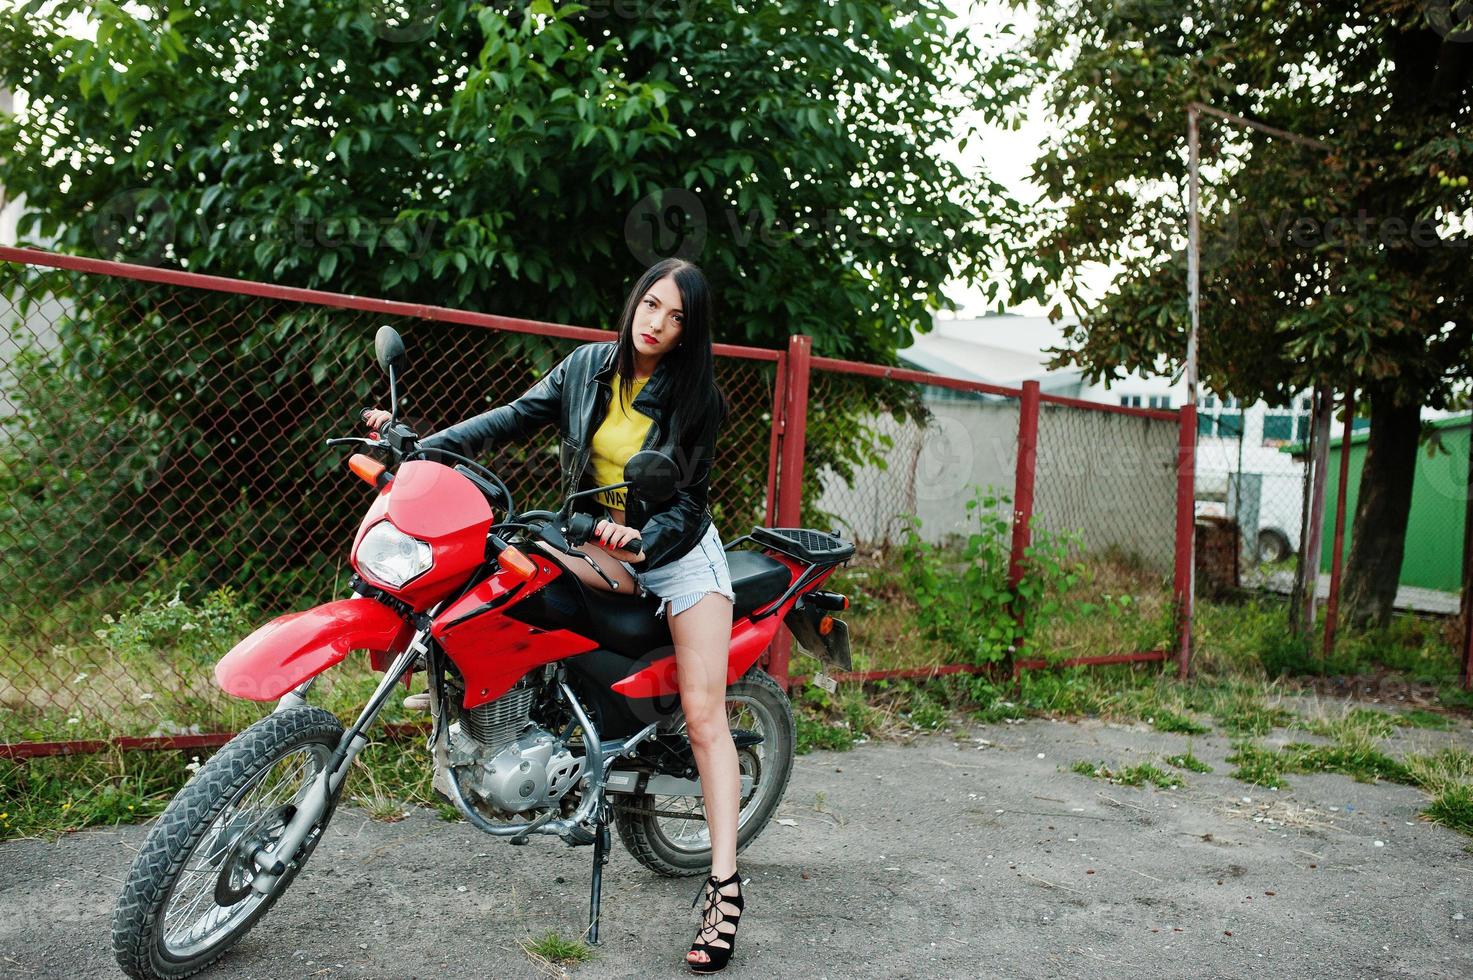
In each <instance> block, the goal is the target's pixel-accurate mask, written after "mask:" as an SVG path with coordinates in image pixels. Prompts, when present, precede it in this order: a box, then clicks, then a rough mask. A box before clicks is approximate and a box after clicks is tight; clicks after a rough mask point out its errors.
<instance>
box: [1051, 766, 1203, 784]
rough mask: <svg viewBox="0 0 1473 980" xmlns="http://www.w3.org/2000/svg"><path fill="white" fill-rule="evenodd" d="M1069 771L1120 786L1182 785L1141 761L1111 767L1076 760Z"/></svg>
mask: <svg viewBox="0 0 1473 980" xmlns="http://www.w3.org/2000/svg"><path fill="white" fill-rule="evenodd" d="M1069 769H1070V771H1071V772H1077V773H1079V775H1081V776H1089V777H1091V778H1093V779H1103V780H1105V781H1107V782H1111V783H1116V784H1118V785H1121V786H1143V785H1145V784H1146V783H1150V784H1152V785H1153V786H1159V787H1160V788H1161V789H1175V788H1176V787H1178V786H1181V785H1183V783H1182V781H1181V780H1180V779H1178V778H1177V777H1175V776H1173V775H1172V774H1171V773H1169V772H1166V771H1165V770H1163V769H1160V768H1159V767H1157V766H1153V765H1151V763H1149V762H1142V763H1139V764H1137V765H1134V766H1126V767H1124V768H1122V769H1111V768H1109V767H1108V766H1106V765H1105V764H1104V763H1103V762H1101V763H1099V764H1098V765H1096V764H1095V763H1093V762H1084V761H1080V762H1076V763H1074V765H1072V766H1070V767H1069Z"/></svg>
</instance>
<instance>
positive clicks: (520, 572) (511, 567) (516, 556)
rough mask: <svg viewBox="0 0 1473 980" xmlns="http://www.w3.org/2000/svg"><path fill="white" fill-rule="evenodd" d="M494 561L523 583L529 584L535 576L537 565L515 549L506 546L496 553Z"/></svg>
mask: <svg viewBox="0 0 1473 980" xmlns="http://www.w3.org/2000/svg"><path fill="white" fill-rule="evenodd" d="M496 560H497V561H498V562H500V563H501V567H502V568H504V569H506V570H507V571H509V572H511V573H512V574H513V575H515V576H517V578H520V579H521V580H522V581H524V582H530V581H532V579H533V578H534V577H535V576H536V575H537V563H536V562H534V561H533V560H532V559H530V558H528V557H527V556H526V555H525V554H523V553H522V552H521V551H520V550H518V549H517V548H513V547H512V546H511V545H507V546H506V547H505V548H502V549H501V551H499V552H497V554H496Z"/></svg>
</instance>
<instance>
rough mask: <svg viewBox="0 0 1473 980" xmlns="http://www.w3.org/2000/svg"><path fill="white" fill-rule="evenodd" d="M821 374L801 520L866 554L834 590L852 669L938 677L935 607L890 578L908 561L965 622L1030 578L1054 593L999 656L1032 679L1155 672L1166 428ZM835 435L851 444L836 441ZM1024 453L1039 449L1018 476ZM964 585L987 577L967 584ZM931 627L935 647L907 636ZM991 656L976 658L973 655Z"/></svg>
mask: <svg viewBox="0 0 1473 980" xmlns="http://www.w3.org/2000/svg"><path fill="white" fill-rule="evenodd" d="M815 362H816V363H815V367H814V370H813V371H812V375H811V384H810V386H809V393H808V407H809V416H808V425H809V438H810V443H811V442H812V441H813V440H814V437H815V436H816V437H817V442H818V443H819V444H820V449H819V450H818V451H813V452H809V453H808V454H807V459H806V464H807V465H806V470H805V474H804V504H805V508H804V513H805V516H806V517H808V519H810V520H811V521H814V522H817V523H818V525H819V526H822V527H833V528H835V529H837V530H839V531H840V532H841V533H843V534H844V535H845V536H846V537H850V538H852V539H854V541H855V542H856V544H857V545H858V547H859V557H858V558H857V560H856V562H855V564H854V565H853V566H852V567H851V568H850V569H847V570H846V571H845V572H843V573H841V574H840V575H839V576H837V577H836V583H837V584H836V586H835V587H836V588H839V589H840V590H841V591H843V590H844V589H845V588H848V589H850V590H851V591H853V592H854V593H855V594H856V595H858V596H859V597H860V598H861V602H860V604H859V607H858V612H857V613H856V616H858V617H862V622H861V623H860V624H858V625H856V626H855V627H854V628H852V629H851V634H850V635H851V637H852V638H854V643H855V644H856V654H857V656H856V668H857V669H861V670H863V669H866V668H868V667H870V666H872V665H874V664H877V663H879V662H880V661H884V662H885V663H886V664H887V665H893V666H896V667H899V668H903V669H921V668H935V667H942V666H945V665H947V664H949V663H951V662H953V660H954V659H955V658H956V656H957V651H956V650H955V649H952V648H949V647H948V645H947V644H946V643H942V642H937V640H938V637H939V636H941V635H944V634H946V633H947V632H948V629H947V626H948V624H947V623H946V622H944V620H945V619H946V618H947V617H943V616H928V610H929V608H930V607H931V605H932V603H933V602H934V601H936V597H931V596H927V595H925V594H924V591H925V590H924V588H920V589H918V587H917V585H916V583H917V581H924V580H925V577H924V574H923V573H922V574H920V575H918V574H917V573H916V572H914V571H913V570H911V571H902V572H899V573H897V571H896V569H897V568H906V567H908V566H907V559H908V555H907V553H906V551H905V549H910V550H911V551H915V550H920V549H923V548H925V549H929V550H930V553H931V554H933V555H934V556H936V559H935V560H938V561H942V562H945V563H947V564H946V567H947V574H948V576H949V578H948V579H947V580H948V581H953V582H954V583H955V588H957V589H967V588H971V589H973V590H974V591H975V592H977V593H979V594H978V595H976V596H975V597H974V598H975V602H973V603H972V605H973V606H974V607H985V605H986V604H987V602H989V601H991V600H989V598H988V596H991V595H993V589H994V588H997V589H1000V590H1003V591H1011V592H1014V593H1016V592H1019V588H1018V585H1019V576H1020V575H1022V574H1023V572H1022V571H1021V570H1022V569H1023V568H1026V567H1028V566H1029V565H1030V564H1031V565H1032V566H1033V567H1034V568H1035V569H1036V570H1037V573H1036V576H1037V577H1038V578H1040V580H1042V579H1044V578H1047V580H1048V581H1049V583H1050V589H1049V595H1047V596H1039V597H1035V598H1033V599H1031V600H1030V602H1031V603H1032V604H1033V605H1034V606H1035V607H1036V608H1038V609H1046V610H1047V611H1048V614H1047V615H1046V616H1042V617H1040V621H1039V623H1038V626H1037V628H1036V629H1034V630H1033V631H1032V632H1031V635H1030V637H1029V638H1028V639H1027V640H1026V641H1025V644H1026V645H1025V646H1024V648H1023V649H1021V650H1020V649H1017V648H1016V647H1015V648H1014V649H1011V650H1008V651H1006V653H1007V655H1008V656H1010V657H1011V656H1019V655H1021V656H1022V657H1024V658H1025V660H1026V661H1027V665H1033V664H1034V663H1035V662H1037V661H1038V660H1039V659H1040V658H1042V659H1045V660H1047V661H1048V662H1058V661H1060V660H1067V659H1073V658H1086V659H1087V658H1091V657H1099V656H1109V655H1120V654H1141V655H1143V656H1142V659H1146V658H1150V659H1164V658H1165V656H1166V651H1167V650H1168V649H1169V648H1170V645H1171V639H1172V634H1173V631H1174V626H1175V624H1174V610H1175V605H1174V602H1173V573H1174V570H1175V563H1176V556H1177V538H1176V527H1175V523H1176V522H1175V514H1176V509H1177V506H1178V503H1177V495H1178V481H1177V464H1178V454H1179V449H1178V443H1179V419H1178V416H1177V415H1176V414H1175V413H1172V412H1168V411H1160V410H1155V411H1153V410H1141V409H1116V408H1113V407H1105V406H1098V405H1093V404H1089V403H1083V402H1076V401H1072V400H1069V399H1060V398H1050V397H1049V396H1042V398H1041V400H1040V399H1035V400H1033V401H1031V402H1029V401H1028V400H1026V399H1024V397H1023V394H1024V393H1023V391H1022V390H1021V389H1008V388H1001V387H997V386H991V385H985V384H970V383H965V382H955V381H950V380H949V381H947V382H945V383H939V382H937V383H928V382H927V381H925V380H922V379H921V377H919V376H918V373H917V372H908V371H895V370H892V371H886V372H884V374H883V376H876V375H875V373H874V372H873V371H871V370H869V369H868V366H864V365H854V366H846V365H845V364H844V363H843V362H838V361H833V360H830V359H826V358H825V359H815ZM837 426H845V427H847V431H846V432H845V433H844V435H845V436H846V437H847V438H843V439H835V438H834V429H835V428H836V427H837ZM1025 442H1032V443H1033V445H1034V451H1033V452H1032V453H1031V454H1030V455H1029V456H1028V458H1027V459H1025V460H1024V461H1022V462H1023V465H1021V466H1020V459H1019V447H1020V446H1022V445H1024V444H1025ZM837 447H842V448H843V450H844V452H843V454H842V455H840V454H838V453H837ZM1019 523H1023V524H1027V525H1028V527H1029V528H1030V529H1031V533H1030V534H1029V535H1028V536H1027V538H1026V539H1020V538H1018V537H1017V535H1016V530H1017V527H1018V525H1019ZM969 569H973V570H978V569H985V572H984V573H983V574H982V575H981V577H974V578H972V579H968V578H967V576H968V574H970V573H969V571H968V570H969ZM1004 578H1008V579H1010V581H1007V582H1001V581H1000V580H1002V579H1004ZM993 582H998V583H999V584H997V585H995V586H994V585H993V584H992V583H993ZM1022 591H1024V592H1026V591H1027V590H1026V588H1025V589H1023V590H1022ZM940 601H941V602H944V601H945V600H944V598H942V599H941V600H940ZM1000 601H1003V603H1004V604H1005V601H1006V597H1005V596H1004V597H1002V599H1001V600H1000ZM896 610H899V612H900V615H896V614H895V612H896ZM969 614H970V613H965V612H964V613H962V615H969ZM950 615H951V614H948V616H950ZM1020 615H1021V613H1020ZM928 619H930V620H931V621H933V622H935V623H936V626H937V628H936V629H935V630H933V631H931V633H930V634H929V635H927V633H926V631H925V630H917V629H915V628H914V627H913V623H915V622H924V621H927V620H928ZM985 622H986V620H985V617H981V618H976V619H974V620H973V621H972V622H970V623H969V624H968V628H969V629H971V630H972V631H973V632H976V631H977V630H979V629H983V628H985ZM897 650H898V651H900V652H899V653H897ZM1001 653H1002V651H999V650H996V649H991V650H989V649H977V650H976V651H975V652H974V657H975V658H976V659H980V660H987V659H990V658H993V657H996V656H998V655H1000V654H1001Z"/></svg>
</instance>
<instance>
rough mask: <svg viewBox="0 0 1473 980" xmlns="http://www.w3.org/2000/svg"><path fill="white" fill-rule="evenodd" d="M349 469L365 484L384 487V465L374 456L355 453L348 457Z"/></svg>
mask: <svg viewBox="0 0 1473 980" xmlns="http://www.w3.org/2000/svg"><path fill="white" fill-rule="evenodd" d="M348 469H350V470H352V471H353V473H354V474H355V475H356V476H357V477H358V478H359V479H361V480H362V481H363V482H364V483H372V484H373V485H374V486H376V487H377V486H382V485H383V483H384V482H385V481H384V464H383V463H380V462H379V461H378V460H376V459H374V458H373V457H372V456H365V455H363V454H362V453H354V454H353V455H352V456H350V457H348Z"/></svg>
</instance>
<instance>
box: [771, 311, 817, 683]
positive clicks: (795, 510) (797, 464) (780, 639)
mask: <svg viewBox="0 0 1473 980" xmlns="http://www.w3.org/2000/svg"><path fill="white" fill-rule="evenodd" d="M812 352H813V341H812V340H811V339H809V338H808V337H805V336H803V335H802V334H794V335H793V336H791V337H789V338H788V356H787V362H786V364H784V365H782V366H781V370H780V371H779V372H778V373H779V375H780V376H781V377H782V379H783V393H782V395H783V397H782V406H783V410H782V411H783V414H782V429H781V439H782V443H781V445H780V446H779V448H778V475H777V524H778V526H779V527H797V526H798V525H799V523H800V522H801V521H802V516H801V515H802V511H803V450H804V443H805V441H806V440H807V435H808V374H809V371H808V369H809V358H810V357H811V356H812ZM792 651H793V637H792V636H791V634H789V633H788V628H787V627H786V626H779V627H778V628H777V635H776V636H774V637H773V639H772V647H771V649H770V651H769V653H768V659H767V664H768V666H767V672H768V673H769V674H771V675H772V677H773V679H774V680H776V681H777V682H778V683H779V684H781V685H782V688H783V690H785V691H786V690H787V689H788V681H789V679H788V659H789V657H790V656H791V655H792Z"/></svg>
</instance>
